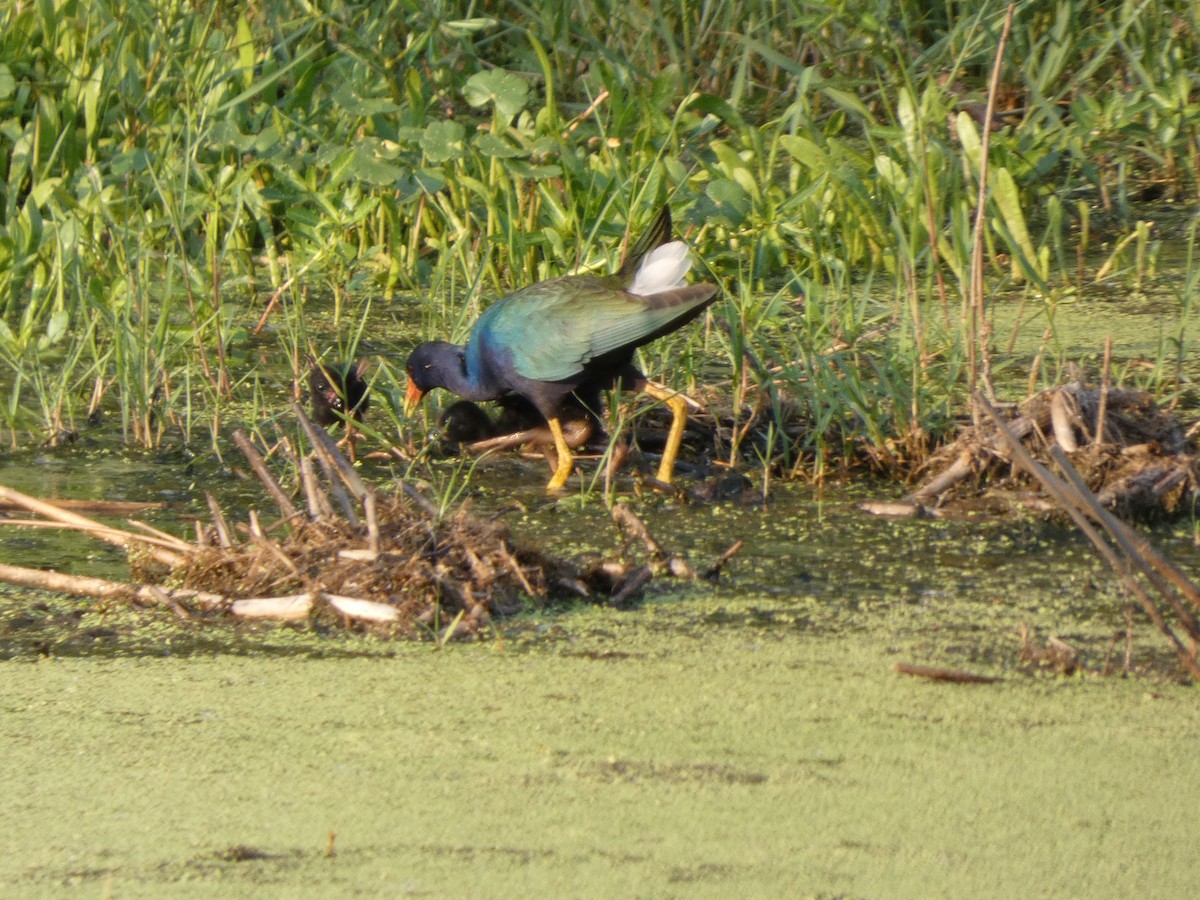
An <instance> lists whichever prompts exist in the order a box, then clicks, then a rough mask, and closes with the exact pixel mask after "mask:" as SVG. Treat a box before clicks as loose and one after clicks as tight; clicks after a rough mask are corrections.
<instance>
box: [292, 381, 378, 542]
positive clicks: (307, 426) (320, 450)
mask: <svg viewBox="0 0 1200 900" xmlns="http://www.w3.org/2000/svg"><path fill="white" fill-rule="evenodd" d="M290 405H291V407H292V412H293V413H294V414H295V416H296V419H297V421H299V423H300V427H301V428H302V429H303V430H304V433H305V434H306V435H307V436H308V439H309V442H310V443H311V444H312V445H313V449H314V450H315V451H316V454H317V463H318V464H320V466H321V471H322V472H324V473H325V478H326V479H327V480H328V481H329V490H330V492H331V493H332V494H333V499H334V500H336V501H337V504H338V506H340V507H341V508H342V514H343V515H344V516H345V517H346V520H347V521H348V522H349V523H350V524H351V525H352V526H353V527H355V528H357V527H358V526H359V525H360V524H361V523H360V522H359V519H358V516H357V515H355V512H354V504H353V503H351V502H350V496H349V495H348V494H347V493H346V491H345V489H344V488H343V487H342V485H341V483H340V479H339V477H338V468H337V463H336V462H335V461H334V457H335V456H336V454H330V453H329V451H328V450H327V449H326V448H325V446H324V445H323V444H322V443H321V435H322V434H324V431H323V429H319V428H317V427H316V426H315V425H314V424H313V423H312V420H311V419H309V417H308V416H307V415H305V413H304V410H302V409H301V408H300V406H299V405H298V404H297V403H296V402H295V401H294V400H293V401H292V402H291V404H290ZM325 438H326V440H328V439H329V435H327V434H326V435H325Z"/></svg>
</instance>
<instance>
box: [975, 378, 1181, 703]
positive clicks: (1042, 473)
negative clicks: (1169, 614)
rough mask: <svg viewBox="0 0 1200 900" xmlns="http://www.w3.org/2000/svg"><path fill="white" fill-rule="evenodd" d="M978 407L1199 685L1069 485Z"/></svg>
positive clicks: (988, 408) (1174, 639) (981, 401)
mask: <svg viewBox="0 0 1200 900" xmlns="http://www.w3.org/2000/svg"><path fill="white" fill-rule="evenodd" d="M975 403H976V404H977V405H978V407H979V408H980V409H982V410H983V411H984V412H985V413H986V414H987V415H988V416H989V418H991V420H992V422H993V423H994V424H995V426H996V428H997V429H998V430H999V432H1000V434H1001V436H1002V437H1003V438H1004V440H1005V442H1006V443H1007V444H1008V446H1009V449H1010V450H1011V451H1012V454H1013V459H1014V460H1016V461H1017V462H1018V463H1020V465H1021V467H1022V468H1024V469H1025V470H1026V471H1027V472H1029V473H1030V474H1031V475H1033V477H1034V478H1036V479H1037V480H1038V482H1040V483H1041V485H1042V487H1044V488H1045V489H1046V491H1047V492H1048V493H1049V494H1050V496H1051V497H1053V498H1054V499H1055V500H1056V501H1057V502H1058V504H1059V506H1061V507H1062V508H1063V510H1064V511H1065V512H1066V513H1067V515H1069V516H1070V517H1071V520H1072V521H1073V522H1074V523H1075V525H1076V526H1077V527H1078V528H1079V530H1080V531H1082V532H1083V534H1084V536H1085V537H1087V539H1088V540H1089V541H1091V542H1092V546H1094V547H1095V548H1096V550H1097V552H1099V553H1100V555H1101V556H1103V557H1104V559H1105V561H1106V562H1107V563H1108V564H1109V566H1111V567H1112V570H1113V572H1115V573H1116V574H1117V576H1118V578H1120V580H1121V583H1122V584H1123V585H1124V586H1125V588H1126V590H1128V591H1129V592H1130V593H1131V594H1133V595H1134V596H1135V597H1137V599H1138V602H1140V603H1141V604H1142V608H1143V609H1144V610H1145V611H1146V614H1147V615H1148V616H1149V617H1150V620H1151V621H1152V622H1153V623H1154V625H1155V627H1156V628H1157V629H1158V630H1159V632H1161V633H1162V635H1163V636H1164V637H1165V638H1166V639H1167V641H1168V642H1169V643H1170V644H1171V646H1172V647H1173V648H1174V649H1175V652H1176V654H1177V655H1178V656H1179V660H1180V662H1182V663H1183V665H1184V667H1185V668H1186V669H1187V670H1188V672H1190V673H1191V675H1192V677H1193V678H1195V679H1197V680H1198V681H1200V663H1198V662H1197V660H1196V656H1195V654H1194V653H1190V652H1189V651H1188V649H1187V648H1186V647H1185V646H1184V645H1183V642H1182V641H1180V640H1179V638H1178V636H1177V635H1176V634H1175V632H1174V630H1173V629H1172V628H1171V626H1170V625H1169V624H1167V621H1166V619H1165V618H1164V617H1163V614H1162V612H1161V611H1160V610H1159V608H1158V606H1157V605H1156V604H1155V603H1154V601H1153V600H1152V599H1151V598H1150V596H1149V594H1147V593H1146V591H1145V590H1144V589H1143V588H1142V586H1141V585H1140V584H1138V582H1137V580H1136V579H1135V578H1134V577H1133V572H1132V571H1130V568H1129V564H1128V561H1127V560H1122V559H1121V558H1120V557H1118V556H1117V554H1116V553H1115V552H1114V551H1113V548H1112V547H1110V546H1109V545H1108V544H1107V543H1105V541H1104V539H1103V538H1102V537H1101V536H1100V534H1099V533H1098V532H1097V531H1096V529H1095V528H1093V527H1092V523H1091V522H1089V521H1088V519H1087V516H1085V515H1084V514H1083V512H1081V511H1080V510H1079V509H1078V508H1077V506H1076V504H1075V502H1074V499H1073V495H1072V492H1071V490H1070V487H1069V485H1067V484H1066V483H1065V482H1064V481H1062V480H1061V479H1059V478H1056V477H1054V476H1053V475H1052V474H1050V472H1049V471H1048V470H1047V469H1046V467H1045V466H1043V465H1042V464H1041V463H1039V462H1038V461H1037V460H1035V459H1034V458H1033V456H1032V455H1030V453H1029V451H1028V450H1026V449H1025V446H1024V444H1022V443H1021V442H1020V441H1019V440H1018V439H1017V437H1016V436H1015V435H1014V434H1013V433H1012V432H1011V431H1009V429H1008V426H1007V425H1005V423H1004V421H1003V420H1002V419H1001V418H1000V414H999V413H997V412H996V410H995V408H994V407H993V406H992V405H991V404H990V403H988V401H987V400H986V399H985V398H984V397H983V395H982V394H979V393H976V394H975Z"/></svg>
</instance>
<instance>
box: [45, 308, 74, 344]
mask: <svg viewBox="0 0 1200 900" xmlns="http://www.w3.org/2000/svg"><path fill="white" fill-rule="evenodd" d="M70 323H71V317H70V315H68V314H67V311H66V310H65V309H56V310H55V311H54V312H53V313H51V314H50V321H48V322H47V323H46V340H45V344H44V345H45V346H54V345H55V344H57V343H58V342H59V341H61V340H62V338H63V335H64V334H66V333H67V326H68V325H69V324H70Z"/></svg>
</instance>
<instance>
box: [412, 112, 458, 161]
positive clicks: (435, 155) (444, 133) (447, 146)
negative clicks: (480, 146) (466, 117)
mask: <svg viewBox="0 0 1200 900" xmlns="http://www.w3.org/2000/svg"><path fill="white" fill-rule="evenodd" d="M466 137H467V129H465V128H464V127H463V126H462V125H461V124H459V123H458V122H447V121H443V122H433V123H432V124H430V125H429V126H428V127H426V129H425V133H424V134H422V135H421V150H423V151H424V153H425V158H426V159H428V160H429V161H430V162H432V163H441V162H448V161H450V160H452V159H461V158H462V155H463V152H464V150H465V149H466V148H465V143H464V142H465V141H466Z"/></svg>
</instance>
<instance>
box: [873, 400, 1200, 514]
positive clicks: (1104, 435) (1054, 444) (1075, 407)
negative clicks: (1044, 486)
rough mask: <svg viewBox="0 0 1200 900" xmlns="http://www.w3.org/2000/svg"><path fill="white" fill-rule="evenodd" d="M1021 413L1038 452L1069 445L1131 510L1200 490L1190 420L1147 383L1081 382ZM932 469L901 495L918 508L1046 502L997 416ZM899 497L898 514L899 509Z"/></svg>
mask: <svg viewBox="0 0 1200 900" xmlns="http://www.w3.org/2000/svg"><path fill="white" fill-rule="evenodd" d="M1012 413H1015V414H1012ZM1012 413H1010V417H1009V418H1008V420H1007V422H1006V424H1007V427H1008V429H1009V430H1010V431H1011V432H1012V433H1013V435H1015V436H1016V437H1017V438H1018V439H1019V440H1020V441H1021V443H1022V444H1023V445H1024V447H1025V448H1026V449H1027V450H1028V451H1029V452H1030V453H1031V454H1032V455H1033V457H1034V458H1035V459H1038V460H1040V461H1042V462H1049V460H1050V456H1051V450H1053V449H1054V448H1060V449H1061V450H1062V451H1065V452H1066V454H1067V455H1068V457H1069V458H1070V460H1071V462H1072V464H1073V465H1074V466H1075V468H1076V469H1077V470H1078V471H1079V472H1080V473H1081V474H1082V476H1083V478H1084V481H1085V482H1086V484H1087V486H1088V488H1089V489H1090V490H1091V491H1092V492H1093V493H1095V494H1096V495H1097V496H1098V497H1099V499H1100V502H1101V503H1102V504H1103V505H1104V506H1105V507H1106V508H1107V509H1109V510H1112V511H1113V512H1115V513H1117V514H1118V515H1120V516H1122V517H1123V518H1128V519H1146V518H1152V517H1154V516H1159V515H1169V514H1172V513H1174V512H1176V511H1178V510H1182V509H1188V508H1190V501H1191V500H1193V499H1195V498H1196V497H1197V495H1198V494H1200V466H1198V465H1197V457H1196V453H1195V452H1194V450H1193V449H1192V448H1191V447H1190V446H1189V444H1188V439H1187V435H1186V433H1185V431H1184V428H1183V426H1182V425H1181V424H1180V423H1179V421H1177V420H1176V419H1175V418H1174V417H1173V416H1171V415H1170V414H1168V413H1166V412H1164V411H1163V410H1161V409H1159V407H1158V404H1157V403H1155V401H1154V398H1153V396H1152V395H1150V394H1148V393H1145V392H1144V391H1137V390H1129V389H1123V388H1112V387H1107V386H1101V387H1091V386H1088V385H1086V384H1084V383H1082V382H1080V381H1072V382H1070V383H1069V384H1066V385H1063V386H1062V387H1058V388H1054V389H1051V390H1046V391H1041V392H1040V393H1037V394H1034V395H1033V396H1032V397H1029V398H1028V399H1027V400H1025V401H1024V402H1022V403H1021V404H1019V405H1018V406H1017V407H1016V408H1015V409H1014V410H1013V411H1012ZM924 468H925V470H926V471H927V472H929V473H931V474H929V476H928V477H927V478H926V480H925V481H924V483H923V484H922V485H921V486H920V487H918V488H917V489H916V490H914V491H912V492H911V493H910V494H908V496H907V497H905V498H904V500H903V501H902V504H900V507H901V508H904V509H906V510H907V512H908V514H919V513H920V512H922V511H924V510H928V509H930V508H936V509H937V511H938V512H939V513H940V514H954V513H955V512H962V511H969V510H971V509H974V508H976V507H977V506H978V505H979V503H980V502H981V499H982V497H983V495H984V494H985V493H987V494H989V496H990V497H991V499H992V500H995V499H996V498H997V495H999V496H1000V497H1001V498H1003V497H1004V496H1007V497H1008V498H1009V499H1010V502H1011V503H1013V504H1017V503H1019V504H1021V505H1024V506H1029V505H1033V506H1035V507H1040V506H1043V503H1042V501H1040V500H1039V498H1038V497H1037V495H1036V493H1034V494H1031V489H1032V490H1034V491H1036V487H1037V482H1036V480H1035V479H1033V478H1032V477H1031V476H1030V475H1029V473H1028V472H1027V471H1026V470H1024V469H1023V468H1022V467H1021V466H1019V465H1017V464H1015V463H1014V460H1013V454H1012V450H1011V448H1010V447H1009V446H1008V444H1007V443H1006V442H1005V440H1004V438H1003V437H1002V435H1001V433H1000V431H999V429H998V427H997V426H996V424H995V423H994V422H992V421H991V420H989V419H984V420H983V421H982V422H981V423H980V424H979V425H977V426H976V425H972V426H968V427H966V428H964V429H963V430H962V432H961V433H960V434H959V436H958V438H957V439H956V440H955V441H954V442H953V443H951V444H949V445H947V446H946V447H944V448H942V449H941V450H940V451H939V452H938V453H936V454H934V456H933V457H931V458H930V460H929V462H928V463H927V464H926V466H925V467H924ZM894 506H895V504H892V505H891V506H890V507H889V510H888V514H892V515H895V514H898V513H897V509H893V508H891V507H894ZM996 506H997V504H996V503H994V502H993V503H991V504H989V508H994V507H996ZM1000 506H1003V503H1002V502H1001V503H1000ZM868 511H875V510H874V509H868Z"/></svg>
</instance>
